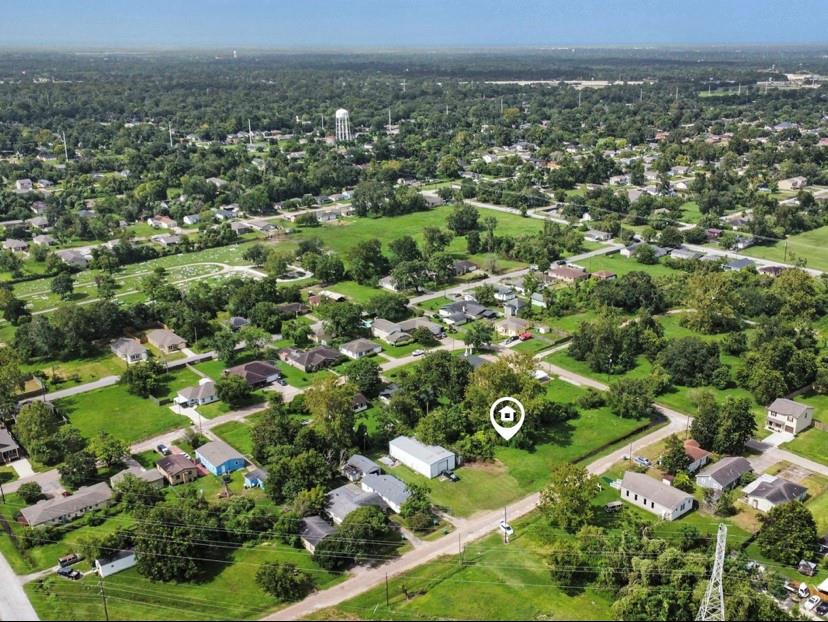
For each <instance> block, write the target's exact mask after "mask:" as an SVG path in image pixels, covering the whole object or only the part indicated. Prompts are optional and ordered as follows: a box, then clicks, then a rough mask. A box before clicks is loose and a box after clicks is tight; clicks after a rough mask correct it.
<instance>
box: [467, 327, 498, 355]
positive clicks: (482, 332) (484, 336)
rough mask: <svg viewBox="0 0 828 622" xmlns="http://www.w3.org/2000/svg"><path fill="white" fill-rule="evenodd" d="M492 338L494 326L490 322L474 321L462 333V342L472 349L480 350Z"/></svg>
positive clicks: (490, 341)
mask: <svg viewBox="0 0 828 622" xmlns="http://www.w3.org/2000/svg"><path fill="white" fill-rule="evenodd" d="M493 340H494V326H492V323H491V322H484V321H479V322H475V323H474V324H472V325H471V326H469V328H468V329H467V330H466V332H465V334H464V335H463V343H464V344H466V345H467V346H468V347H469V348H471V350H472V351H475V350H481V349H483V348H484V347H486V346H488V345H489V344H490V343H492V341H493Z"/></svg>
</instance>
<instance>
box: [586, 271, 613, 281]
mask: <svg viewBox="0 0 828 622" xmlns="http://www.w3.org/2000/svg"><path fill="white" fill-rule="evenodd" d="M592 278H594V279H597V280H599V281H613V280H615V278H616V274H615V272H611V271H609V270H598V271H597V272H593V273H592Z"/></svg>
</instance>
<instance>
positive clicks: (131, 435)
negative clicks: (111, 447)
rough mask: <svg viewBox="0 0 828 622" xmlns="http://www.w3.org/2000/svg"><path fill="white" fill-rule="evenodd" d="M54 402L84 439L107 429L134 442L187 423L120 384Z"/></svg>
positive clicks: (121, 437)
mask: <svg viewBox="0 0 828 622" xmlns="http://www.w3.org/2000/svg"><path fill="white" fill-rule="evenodd" d="M196 382H197V381H196ZM55 404H56V405H57V406H58V407H59V408H60V409H61V410H62V411H63V412H64V413H66V416H67V417H68V418H69V422H70V423H71V424H72V425H73V426H75V427H76V428H78V429H79V430H80V432H81V434H83V435H84V436H86V437H87V438H92V437H94V436H95V435H97V434H98V432H101V431H106V432H109V433H110V434H112V435H113V436H115V437H116V438H120V439H121V440H123V441H125V442H127V443H134V442H136V441H140V440H142V439H145V438H150V437H152V436H156V435H158V434H161V433H163V432H167V431H169V430H174V429H176V428H180V427H184V426H187V425H189V421H190V420H189V419H187V418H186V417H183V416H181V415H176V414H175V413H174V412H172V411H171V410H170V409H169V407H168V406H159V405H157V404H156V403H155V402H153V401H152V400H150V399H144V398H142V397H138V396H136V395H133V394H131V393H129V392H128V391H127V389H126V387H125V386H122V385H114V386H111V387H107V388H105V389H98V390H96V391H89V392H88V393H81V394H80V395H74V396H72V397H67V398H64V399H62V400H58V401H57V402H55Z"/></svg>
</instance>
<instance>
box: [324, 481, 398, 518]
mask: <svg viewBox="0 0 828 622" xmlns="http://www.w3.org/2000/svg"><path fill="white" fill-rule="evenodd" d="M327 501H328V504H327V510H328V514H330V515H331V517H333V518H335V519H337V520H340V521H341V520H343V519H344V518H345V517H346V516H348V514H350V513H351V512H353V511H354V510H356V509H359V508H361V507H365V506H367V505H374V506H377V507H379V508H385V502H384V501H383V500H382V499H381V498H380V496H379V495H378V494H376V493H373V492H366V491H365V490H362V488H360V487H359V486H357V485H356V484H345V485H344V486H340V487H339V488H334V489H333V490H331V491H330V492H329V493H328V494H327Z"/></svg>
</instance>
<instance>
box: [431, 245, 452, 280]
mask: <svg viewBox="0 0 828 622" xmlns="http://www.w3.org/2000/svg"><path fill="white" fill-rule="evenodd" d="M428 269H429V272H430V273H431V276H432V279H433V280H434V282H435V283H436V284H437V285H444V284H445V283H448V282H449V281H451V280H452V279H453V278H454V257H453V256H452V255H451V254H450V253H434V254H433V255H431V256H430V257H429V259H428Z"/></svg>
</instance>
